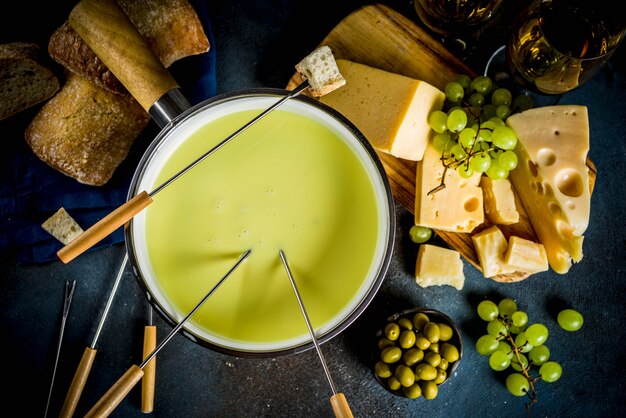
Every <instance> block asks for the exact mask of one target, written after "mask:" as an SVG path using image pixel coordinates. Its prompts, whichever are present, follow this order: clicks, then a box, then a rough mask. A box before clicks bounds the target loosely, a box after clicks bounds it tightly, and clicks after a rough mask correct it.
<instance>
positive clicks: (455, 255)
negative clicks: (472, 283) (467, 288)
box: [415, 244, 465, 290]
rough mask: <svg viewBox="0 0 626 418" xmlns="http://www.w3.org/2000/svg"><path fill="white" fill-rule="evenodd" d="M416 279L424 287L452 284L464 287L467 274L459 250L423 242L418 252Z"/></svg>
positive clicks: (457, 287)
mask: <svg viewBox="0 0 626 418" xmlns="http://www.w3.org/2000/svg"><path fill="white" fill-rule="evenodd" d="M415 280H416V281H417V284H419V285H420V286H422V287H428V286H441V285H450V286H453V287H455V288H456V289H458V290H461V289H463V284H464V283H465V275H464V274H463V261H461V255H460V254H459V252H458V251H454V250H449V249H447V248H441V247H437V246H435V245H430V244H422V245H421V246H420V249H419V251H418V253H417V262H416V264H415Z"/></svg>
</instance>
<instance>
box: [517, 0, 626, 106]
mask: <svg viewBox="0 0 626 418" xmlns="http://www.w3.org/2000/svg"><path fill="white" fill-rule="evenodd" d="M608 4H609V3H608V2H606V1H604V2H603V1H602V0H600V1H598V0H596V1H591V0H586V1H585V0H535V1H533V2H532V3H531V5H530V6H529V7H528V8H526V9H525V10H524V11H522V12H521V14H520V15H519V16H518V17H517V19H516V20H515V23H514V25H513V30H512V33H511V36H510V38H509V40H508V42H507V45H506V61H507V66H508V69H509V71H510V74H511V75H512V77H513V79H514V80H515V81H516V82H517V83H519V84H520V85H521V86H522V87H524V88H526V89H528V90H530V91H532V92H534V93H538V94H544V95H554V94H563V93H566V92H568V91H571V90H574V89H576V88H578V87H580V86H581V85H582V84H584V83H585V82H586V81H587V80H589V79H590V78H591V77H593V76H594V75H595V74H596V73H597V72H598V70H599V69H600V68H601V67H602V65H603V64H604V63H605V62H607V61H608V60H609V58H610V57H611V55H612V54H613V52H614V51H615V49H616V48H617V46H618V45H619V43H620V42H621V40H622V38H623V35H624V25H623V23H622V22H620V21H618V20H616V19H615V18H614V17H611V13H613V14H616V13H618V12H617V11H616V10H613V11H611V10H610V7H604V6H607V5H608Z"/></svg>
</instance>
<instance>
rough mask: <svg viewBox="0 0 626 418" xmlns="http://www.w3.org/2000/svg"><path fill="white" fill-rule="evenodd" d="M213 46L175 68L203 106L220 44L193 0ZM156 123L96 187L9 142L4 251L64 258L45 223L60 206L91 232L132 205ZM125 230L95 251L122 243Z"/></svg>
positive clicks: (0, 194) (21, 256) (2, 204)
mask: <svg viewBox="0 0 626 418" xmlns="http://www.w3.org/2000/svg"><path fill="white" fill-rule="evenodd" d="M190 2H191V4H192V5H193V6H194V7H195V9H196V12H197V14H198V16H199V18H200V20H201V22H202V24H203V27H204V31H205V33H206V35H207V37H208V39H209V43H210V45H211V47H210V49H209V51H208V52H206V53H204V54H200V55H195V56H191V57H186V58H184V59H181V60H179V61H177V62H175V63H174V64H172V66H171V67H170V72H171V73H172V75H173V76H174V78H175V79H176V80H177V81H178V83H179V85H180V86H181V89H182V91H183V93H184V95H185V97H186V98H187V99H188V100H189V101H190V102H191V103H192V104H196V103H199V102H201V101H203V100H205V99H207V98H209V97H212V96H214V95H215V91H216V85H215V60H216V54H215V40H214V37H213V32H212V30H211V23H210V20H209V16H208V11H207V6H206V3H205V1H203V0H197V1H194V0H191V1H190ZM158 132H159V128H158V127H157V126H156V124H155V123H154V122H153V121H150V124H149V125H148V127H147V128H146V129H145V130H144V132H142V134H141V135H140V137H139V138H137V140H136V141H135V143H134V144H133V146H132V148H131V150H130V152H129V155H128V157H127V158H126V159H125V160H124V162H123V163H122V164H121V165H120V166H119V167H118V168H117V170H116V171H115V173H114V175H113V177H112V178H111V180H110V181H109V182H108V183H107V184H106V185H104V186H101V187H95V186H88V185H84V184H80V183H78V182H77V181H76V180H74V179H72V178H70V177H67V176H65V175H63V174H61V173H59V172H58V171H56V170H54V169H52V168H50V167H49V166H48V165H46V164H45V163H43V162H42V161H40V160H39V159H38V158H37V157H36V156H35V155H34V153H33V152H32V151H31V150H30V148H29V147H28V146H27V145H26V143H25V141H24V140H23V138H22V139H21V140H12V141H5V143H8V144H7V148H6V152H5V153H3V154H2V155H0V251H3V252H4V251H12V252H14V253H15V256H16V258H17V261H18V262H19V263H21V264H35V263H45V262H50V261H53V260H58V258H57V256H56V252H57V251H58V250H59V249H60V248H61V247H62V246H63V244H61V243H60V242H59V241H57V240H56V239H55V238H54V237H52V236H51V235H50V234H48V233H47V232H46V231H45V230H44V229H43V228H42V227H41V224H42V223H43V222H44V221H45V220H46V219H47V218H48V217H50V216H51V215H52V214H53V213H54V212H56V211H57V210H58V209H59V208H61V207H63V208H65V210H66V211H67V212H68V213H69V214H70V215H71V216H72V217H73V218H74V219H75V220H76V221H77V222H78V224H79V225H81V226H82V227H83V228H84V229H87V228H88V227H90V226H91V225H93V224H94V223H96V222H97V221H98V220H100V219H102V218H103V217H104V216H106V215H107V214H109V213H110V212H111V211H112V210H114V209H115V208H117V207H118V206H120V205H121V204H122V203H124V202H125V201H126V197H127V193H128V188H129V185H130V181H131V178H132V176H133V173H134V170H135V168H136V167H137V164H138V163H139V160H140V158H141V155H142V154H143V152H144V151H145V149H146V148H147V146H148V144H149V143H150V141H151V140H152V139H154V137H155V136H156V135H157V134H158ZM123 240H124V236H123V230H122V228H119V229H118V230H117V231H115V232H114V233H113V234H111V235H109V236H108V237H107V238H105V239H104V240H103V241H101V242H100V243H98V244H96V245H95V246H94V247H92V248H91V250H94V249H96V248H100V247H103V246H107V245H111V244H115V243H119V242H122V241H123Z"/></svg>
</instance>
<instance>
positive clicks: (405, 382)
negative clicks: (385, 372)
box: [393, 364, 415, 388]
mask: <svg viewBox="0 0 626 418" xmlns="http://www.w3.org/2000/svg"><path fill="white" fill-rule="evenodd" d="M393 375H394V376H395V378H396V379H398V381H399V382H400V384H402V386H404V387H406V388H408V387H409V386H411V385H412V384H413V383H415V373H413V370H411V368H410V367H408V366H405V365H404V364H400V365H399V366H398V367H396V371H395V372H394V374H393Z"/></svg>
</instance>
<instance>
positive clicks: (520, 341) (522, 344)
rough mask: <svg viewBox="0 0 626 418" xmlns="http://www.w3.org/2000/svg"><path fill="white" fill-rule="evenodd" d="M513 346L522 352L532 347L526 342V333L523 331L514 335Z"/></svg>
mask: <svg viewBox="0 0 626 418" xmlns="http://www.w3.org/2000/svg"><path fill="white" fill-rule="evenodd" d="M515 346H516V347H517V348H518V350H519V351H520V352H522V353H528V352H529V351H530V350H532V349H533V345H532V344H531V343H529V342H528V340H527V338H526V333H524V332H520V333H519V334H517V336H516V337H515Z"/></svg>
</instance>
